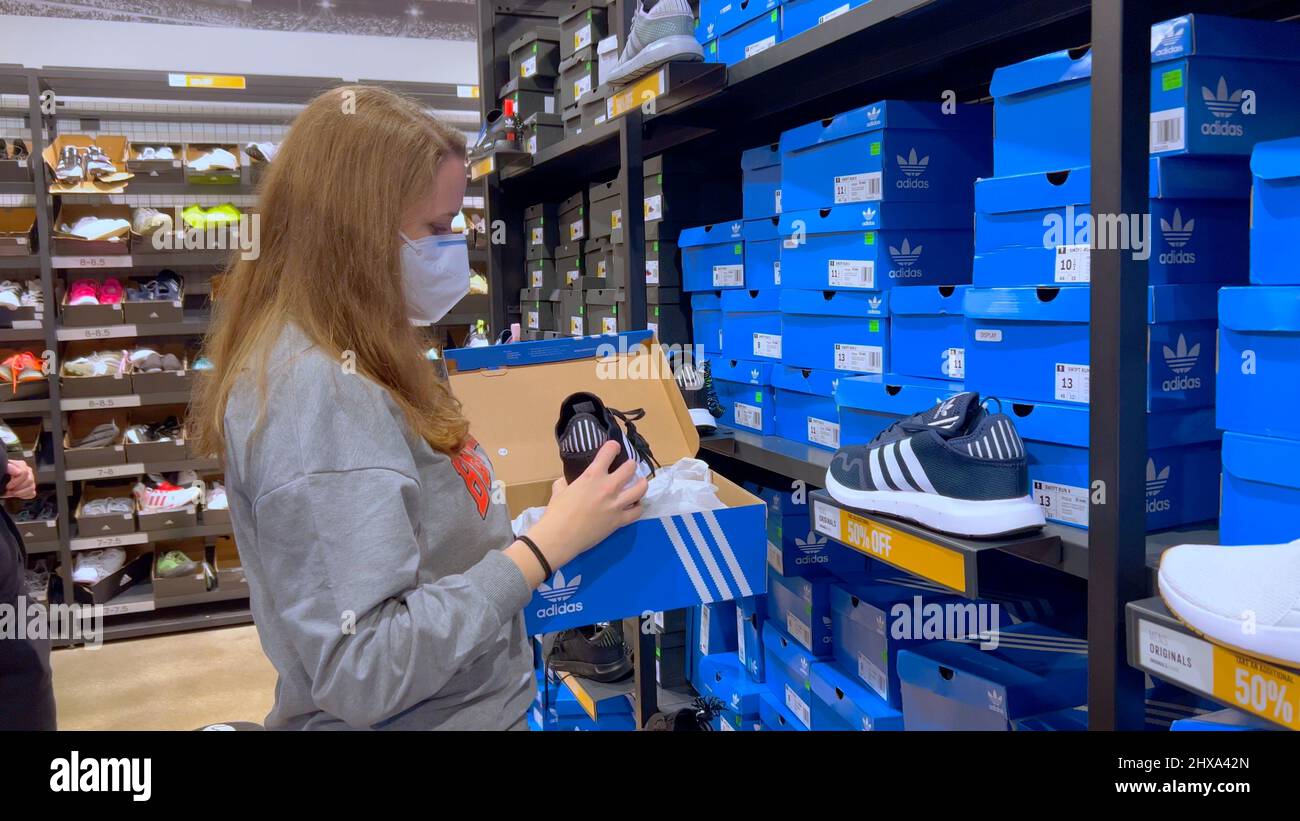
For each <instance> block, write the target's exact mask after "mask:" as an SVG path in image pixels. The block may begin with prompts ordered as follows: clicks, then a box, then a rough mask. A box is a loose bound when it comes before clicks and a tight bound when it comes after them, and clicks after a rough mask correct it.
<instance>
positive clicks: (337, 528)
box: [225, 326, 535, 730]
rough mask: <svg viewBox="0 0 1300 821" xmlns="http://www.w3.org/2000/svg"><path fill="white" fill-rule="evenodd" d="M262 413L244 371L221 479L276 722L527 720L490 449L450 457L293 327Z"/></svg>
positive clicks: (402, 724) (522, 595) (524, 652)
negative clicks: (270, 679)
mask: <svg viewBox="0 0 1300 821" xmlns="http://www.w3.org/2000/svg"><path fill="white" fill-rule="evenodd" d="M271 361H272V362H273V363H275V364H273V365H272V367H271V369H270V372H269V374H268V377H269V378H268V396H267V403H266V411H265V415H264V416H263V417H262V420H261V424H260V427H259V429H257V430H256V431H255V426H257V423H258V411H259V401H258V396H257V392H256V387H255V382H254V380H253V379H252V378H251V377H250V378H248V379H245V380H244V382H243V383H242V384H241V385H240V386H239V387H238V388H237V389H236V390H235V391H233V392H232V393H231V396H230V401H229V403H228V404H227V407H226V415H225V422H226V436H227V445H226V481H227V484H228V486H229V487H228V496H229V499H230V512H231V518H232V520H233V522H234V530H235V540H236V543H237V544H238V546H239V555H240V559H241V560H242V562H243V566H244V571H245V573H246V575H247V577H248V582H249V588H250V593H251V598H252V610H253V620H254V622H255V623H256V625H257V631H258V636H259V637H260V639H261V642H262V648H263V649H264V650H265V652H266V655H267V656H268V657H269V658H270V660H271V663H272V664H273V665H274V666H275V669H276V671H277V672H278V673H279V683H278V684H277V685H276V693H275V707H274V708H273V709H272V710H271V714H270V715H269V716H267V718H266V723H267V726H268V727H269V728H276V729H346V728H349V727H350V728H374V729H402V730H431V729H446V730H451V729H511V728H518V727H519V726H521V723H522V722H523V721H524V716H525V713H526V711H527V709H528V706H529V703H530V701H531V700H532V698H533V695H534V692H535V683H534V679H533V671H532V655H531V650H530V647H529V644H528V638H527V635H526V633H525V630H524V619H523V612H522V611H523V607H524V605H525V604H527V602H528V600H529V598H530V596H531V590H530V589H529V587H528V585H527V583H526V582H525V580H524V577H523V574H521V573H520V572H519V568H518V567H516V566H515V564H514V563H513V562H512V561H511V560H510V559H508V558H507V557H506V556H505V554H504V553H502V552H501V551H502V550H503V549H504V548H505V547H506V546H508V545H509V544H510V542H511V541H512V540H513V535H512V533H511V530H510V518H509V515H508V514H507V512H506V509H505V507H504V505H501V504H494V503H493V502H492V493H491V487H492V474H491V465H490V464H489V463H488V461H487V458H486V455H485V454H484V452H483V450H482V448H480V447H478V446H477V444H472V445H471V446H470V447H469V448H467V449H466V450H465V451H463V452H462V453H461V454H459V455H458V456H457V457H456V458H455V459H450V458H448V457H447V456H445V455H443V454H441V453H437V452H435V451H434V450H432V449H431V448H430V447H429V446H428V444H427V443H425V442H424V440H423V439H421V438H419V437H417V436H415V435H414V434H413V433H412V432H411V430H410V429H409V428H408V426H407V425H406V424H405V421H404V418H403V414H402V412H401V410H400V409H399V408H398V406H397V405H396V403H394V402H393V400H392V398H391V397H390V396H389V394H388V392H387V391H385V390H384V389H383V388H381V387H379V386H378V385H377V384H375V383H374V382H371V381H370V380H368V379H366V378H365V377H362V376H359V375H352V374H347V373H344V371H343V368H342V366H341V365H340V363H339V362H337V361H334V360H332V359H330V358H329V357H327V356H325V355H324V354H323V353H322V352H321V351H320V350H319V349H317V348H315V347H313V346H312V345H311V343H310V342H309V341H308V340H307V339H306V337H305V336H304V335H303V334H302V333H301V331H299V330H298V329H297V328H294V327H292V326H291V327H289V328H288V329H287V330H286V331H285V332H284V334H283V335H282V336H281V338H280V341H279V342H278V343H277V345H276V348H275V352H274V354H273V356H272V359H271Z"/></svg>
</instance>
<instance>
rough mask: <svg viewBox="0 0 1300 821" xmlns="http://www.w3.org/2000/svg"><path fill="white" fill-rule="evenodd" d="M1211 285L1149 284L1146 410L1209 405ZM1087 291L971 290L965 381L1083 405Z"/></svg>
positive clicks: (992, 390) (997, 392)
mask: <svg viewBox="0 0 1300 821" xmlns="http://www.w3.org/2000/svg"><path fill="white" fill-rule="evenodd" d="M1217 290H1218V289H1217V287H1216V286H1213V285H1153V286H1151V287H1150V288H1148V299H1147V328H1148V330H1147V379H1148V382H1147V409H1148V410H1151V411H1162V410H1176V409H1177V410H1187V409H1190V408H1201V407H1209V406H1211V405H1213V404H1214V351H1215V330H1216V323H1215V317H1216V315H1217V305H1216V293H1217ZM1090 298H1091V289H1089V288H1087V287H1084V286H1073V287H1067V288H1058V287H1048V288H971V289H970V290H968V291H967V292H966V300H965V311H966V382H967V383H968V384H970V385H978V386H979V388H980V390H981V391H983V392H984V393H985V394H986V395H990V396H1014V397H1016V398H1019V399H1027V400H1030V401H1034V402H1073V403H1077V404H1087V402H1088V382H1089V358H1088V352H1089V342H1088V330H1089V329H1088V316H1089V310H1090V307H1089V301H1090Z"/></svg>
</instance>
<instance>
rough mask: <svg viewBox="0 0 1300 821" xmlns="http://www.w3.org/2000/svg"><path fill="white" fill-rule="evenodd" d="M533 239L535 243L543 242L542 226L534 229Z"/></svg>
mask: <svg viewBox="0 0 1300 821" xmlns="http://www.w3.org/2000/svg"><path fill="white" fill-rule="evenodd" d="M532 240H533V245H541V244H542V227H541V226H540V225H539V226H538V227H536V228H534V229H533V237H532Z"/></svg>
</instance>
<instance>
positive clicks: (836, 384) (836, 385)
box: [831, 379, 840, 393]
mask: <svg viewBox="0 0 1300 821" xmlns="http://www.w3.org/2000/svg"><path fill="white" fill-rule="evenodd" d="M839 389H840V380H838V379H832V380H831V392H832V393H834V392H835V391H837V390H839Z"/></svg>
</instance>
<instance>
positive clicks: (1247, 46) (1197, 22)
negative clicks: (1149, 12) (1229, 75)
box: [1151, 14, 1300, 63]
mask: <svg viewBox="0 0 1300 821" xmlns="http://www.w3.org/2000/svg"><path fill="white" fill-rule="evenodd" d="M1193 55H1195V56H1200V57H1237V58H1244V59H1247V60H1271V61H1281V62H1288V63H1294V62H1296V61H1300V25H1296V24H1295V23H1275V22H1272V21H1267V20H1246V19H1240V18H1236V17H1219V16H1217V15H1212V14H1185V15H1183V16H1182V17H1175V18H1173V19H1171V20H1165V21H1163V22H1160V23H1156V24H1155V25H1153V26H1151V62H1152V63H1160V62H1165V61H1168V60H1177V59H1181V58H1183V57H1191V56H1193Z"/></svg>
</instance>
